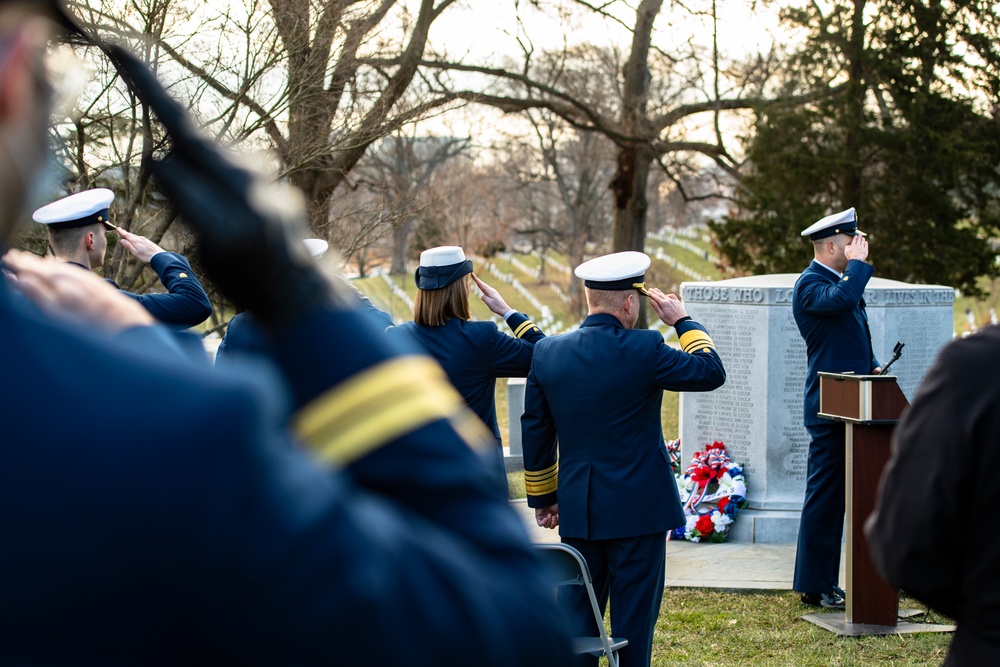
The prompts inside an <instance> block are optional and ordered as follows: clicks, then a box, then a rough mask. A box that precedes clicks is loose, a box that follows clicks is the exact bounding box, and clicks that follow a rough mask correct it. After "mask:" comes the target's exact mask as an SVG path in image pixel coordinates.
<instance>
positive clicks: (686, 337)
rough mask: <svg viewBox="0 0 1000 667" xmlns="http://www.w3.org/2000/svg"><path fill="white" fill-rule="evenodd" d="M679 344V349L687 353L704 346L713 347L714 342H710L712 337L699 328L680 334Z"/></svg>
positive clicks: (701, 348)
mask: <svg viewBox="0 0 1000 667" xmlns="http://www.w3.org/2000/svg"><path fill="white" fill-rule="evenodd" d="M680 344H681V349H682V350H684V351H685V352H687V353H688V354H692V353H693V352H696V351H699V350H703V349H705V348H706V347H710V348H713V349H714V348H715V343H713V342H712V338H711V337H710V336H709V335H708V334H707V333H705V332H704V331H702V330H701V329H692V330H690V331H685V332H684V333H683V334H681V337H680Z"/></svg>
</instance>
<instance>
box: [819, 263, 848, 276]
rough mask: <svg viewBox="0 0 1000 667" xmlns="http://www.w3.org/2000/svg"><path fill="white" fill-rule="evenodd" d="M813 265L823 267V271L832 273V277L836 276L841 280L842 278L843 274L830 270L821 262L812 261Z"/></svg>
mask: <svg viewBox="0 0 1000 667" xmlns="http://www.w3.org/2000/svg"><path fill="white" fill-rule="evenodd" d="M813 264H815V265H816V266H822V267H823V268H824V269H826V270H827V271H829V272H830V273H832V274H833V275H835V276H837V277H838V278H843V277H844V274H843V273H841V272H840V271H838V270H837V269H831V268H830V267H829V266H827V265H826V264H824V263H823V262H817V261H816V260H815V259H814V260H813Z"/></svg>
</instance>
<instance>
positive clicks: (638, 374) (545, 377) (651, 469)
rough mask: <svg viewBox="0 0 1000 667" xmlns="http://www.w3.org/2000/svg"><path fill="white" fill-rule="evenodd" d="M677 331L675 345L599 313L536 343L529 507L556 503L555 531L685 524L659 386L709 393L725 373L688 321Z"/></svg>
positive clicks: (573, 533)
mask: <svg viewBox="0 0 1000 667" xmlns="http://www.w3.org/2000/svg"><path fill="white" fill-rule="evenodd" d="M677 333H678V335H679V336H680V345H681V349H680V350H676V349H673V348H671V347H669V346H668V345H666V343H664V341H663V336H662V335H661V334H660V333H658V332H656V331H652V330H647V329H626V328H624V327H623V326H622V325H621V323H620V322H619V321H618V319H617V318H616V317H614V316H613V315H608V314H597V315H590V316H588V317H587V318H586V319H585V320H584V321H583V324H582V325H581V327H580V328H579V329H578V330H576V331H573V332H570V333H567V334H562V335H560V336H554V337H551V338H546V339H545V340H543V341H540V342H539V343H538V344H537V345H536V346H535V355H534V359H533V360H532V363H531V373H530V374H529V375H528V382H527V385H526V387H525V392H524V415H523V416H522V417H521V437H522V445H523V447H524V470H525V473H524V474H525V482H526V487H527V492H528V505H529V506H530V507H547V506H549V505H552V504H553V503H555V502H558V503H559V534H560V535H561V536H562V537H564V538H565V537H578V538H584V539H591V540H604V539H614V538H622V537H635V536H639V535H648V534H652V533H657V532H665V531H668V530H671V529H673V528H676V527H678V526H681V525H683V524H684V513H683V510H682V508H681V504H680V500H679V497H678V494H677V485H676V483H675V482H674V477H673V473H672V471H671V468H670V457H669V455H668V454H667V449H666V446H665V444H664V442H663V429H662V426H661V422H660V403H661V400H662V398H663V391H664V390H670V391H709V390H712V389H715V388H717V387H720V386H721V385H722V384H723V383H724V382H725V379H726V374H725V370H724V369H723V367H722V360H721V359H720V358H719V355H718V354H717V353H716V351H715V345H714V344H713V342H712V339H711V338H710V337H709V335H708V333H707V332H706V331H705V328H704V327H702V326H701V325H700V324H698V323H696V322H694V321H692V320H686V321H684V322H680V323H678V324H677ZM557 435H558V439H559V444H558V462H557V451H556V450H557V446H556V436H557Z"/></svg>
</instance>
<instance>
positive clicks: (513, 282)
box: [478, 258, 563, 333]
mask: <svg viewBox="0 0 1000 667" xmlns="http://www.w3.org/2000/svg"><path fill="white" fill-rule="evenodd" d="M478 261H480V262H483V265H484V266H485V267H486V270H487V271H488V272H489V273H490V275H491V276H493V277H494V278H496V279H497V280H499V281H500V282H502V283H504V284H507V285H510V286H511V287H512V288H513V289H514V291H515V292H517V293H518V294H520V295H521V296H522V297H523V298H524V299H525V300H526V301H527V302H528V303H530V304H531V306H532V307H533V308H535V309H536V310H537V311H538V314H539V317H538V320H537V321H536V322H535V324H537V325H538V326H539V328H541V329H542V330H543V331H545V332H547V333H548V332H552V333H558V332H560V331H562V330H563V323H562V321H556V319H555V317H554V316H553V315H552V309H551V308H549V307H548V306H546V305H545V304H544V303H542V302H541V301H539V300H538V297H536V296H535V295H534V294H532V293H531V291H530V290H529V289H528V288H526V287H525V286H524V285H523V284H522V283H521V281H520V280H518V279H517V278H515V277H514V276H513V275H512V274H510V273H505V272H504V271H501V270H500V269H499V268H498V267H497V266H496V264H494V263H493V262H484V260H482V258H478Z"/></svg>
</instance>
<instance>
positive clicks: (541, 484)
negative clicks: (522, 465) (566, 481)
mask: <svg viewBox="0 0 1000 667" xmlns="http://www.w3.org/2000/svg"><path fill="white" fill-rule="evenodd" d="M558 486H559V464H558V463H554V464H552V465H551V466H549V467H548V468H546V469H545V470H538V471H535V470H525V471H524V490H525V492H526V493H527V494H528V495H530V496H542V495H545V494H546V493H552V492H554V491H555V490H556V489H557V488H558Z"/></svg>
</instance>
